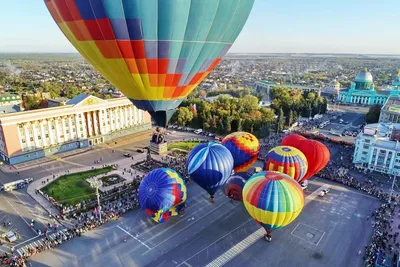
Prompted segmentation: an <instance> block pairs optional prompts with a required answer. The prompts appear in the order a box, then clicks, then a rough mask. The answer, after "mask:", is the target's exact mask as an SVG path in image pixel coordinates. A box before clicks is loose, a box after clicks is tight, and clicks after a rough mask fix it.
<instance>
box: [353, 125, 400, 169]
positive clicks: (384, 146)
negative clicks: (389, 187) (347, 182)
mask: <svg viewBox="0 0 400 267" xmlns="http://www.w3.org/2000/svg"><path fill="white" fill-rule="evenodd" d="M399 140H400V124H384V123H376V124H368V125H366V126H365V127H364V131H363V132H362V133H360V134H359V135H358V136H357V138H356V142H355V149H354V156H353V163H354V164H356V165H357V166H359V167H362V168H365V169H369V170H371V171H377V172H382V173H386V174H391V175H400V142H399Z"/></svg>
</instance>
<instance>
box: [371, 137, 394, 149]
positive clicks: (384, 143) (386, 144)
mask: <svg viewBox="0 0 400 267" xmlns="http://www.w3.org/2000/svg"><path fill="white" fill-rule="evenodd" d="M375 146H376V147H381V148H386V149H392V150H395V149H396V142H395V141H390V140H381V139H378V140H376V142H375Z"/></svg>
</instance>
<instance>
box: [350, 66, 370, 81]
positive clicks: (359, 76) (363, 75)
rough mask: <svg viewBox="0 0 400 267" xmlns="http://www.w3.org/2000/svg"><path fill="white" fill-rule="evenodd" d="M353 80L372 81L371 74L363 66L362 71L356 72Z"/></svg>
mask: <svg viewBox="0 0 400 267" xmlns="http://www.w3.org/2000/svg"><path fill="white" fill-rule="evenodd" d="M354 81H355V82H361V83H372V82H373V78H372V74H371V73H370V72H369V71H368V69H367V68H365V69H364V70H363V71H360V72H359V73H358V74H357V76H356V78H355V79H354Z"/></svg>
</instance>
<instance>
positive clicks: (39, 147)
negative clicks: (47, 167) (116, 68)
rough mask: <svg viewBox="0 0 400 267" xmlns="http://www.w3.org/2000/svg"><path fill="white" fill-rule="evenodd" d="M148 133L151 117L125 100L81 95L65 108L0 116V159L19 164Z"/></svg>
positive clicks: (69, 102)
mask: <svg viewBox="0 0 400 267" xmlns="http://www.w3.org/2000/svg"><path fill="white" fill-rule="evenodd" d="M149 129H151V117H150V114H149V113H147V112H145V111H143V110H140V109H138V108H136V107H135V106H134V105H133V104H132V103H131V102H130V101H129V100H128V99H127V98H125V97H123V98H114V99H108V100H103V99H100V98H97V97H94V96H90V95H86V94H80V95H78V96H76V97H75V98H73V99H71V100H70V101H68V102H67V103H66V105H65V106H60V107H52V108H45V109H39V110H32V111H23V112H17V113H11V114H4V115H0V157H1V159H2V160H3V161H4V162H6V163H8V164H18V163H22V162H25V161H29V160H33V159H37V158H41V157H44V156H46V155H50V154H55V153H60V152H66V151H69V150H73V149H77V148H84V147H88V146H92V145H96V144H100V143H103V142H105V141H107V140H111V139H113V138H115V137H118V136H122V135H127V134H131V133H137V132H140V131H146V130H149Z"/></svg>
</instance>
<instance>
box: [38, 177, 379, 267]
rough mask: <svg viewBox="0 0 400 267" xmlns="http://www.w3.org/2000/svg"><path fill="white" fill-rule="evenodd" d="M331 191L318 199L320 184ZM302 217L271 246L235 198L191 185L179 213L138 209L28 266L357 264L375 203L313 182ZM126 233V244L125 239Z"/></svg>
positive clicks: (344, 189)
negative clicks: (158, 216) (165, 217)
mask: <svg viewBox="0 0 400 267" xmlns="http://www.w3.org/2000/svg"><path fill="white" fill-rule="evenodd" d="M326 186H329V187H330V188H331V192H330V193H329V194H328V195H327V196H325V197H323V198H320V197H318V196H316V194H318V193H319V191H320V190H321V189H322V188H325V187H326ZM306 203H307V205H306V206H305V208H304V210H303V211H302V213H301V214H300V216H299V217H298V218H297V219H296V220H295V221H294V222H293V223H292V224H290V225H289V226H287V227H285V228H282V229H279V230H277V231H275V232H274V233H273V240H272V242H271V243H269V242H266V241H265V240H264V239H263V238H262V235H263V230H261V228H260V226H259V225H258V224H257V223H256V222H254V221H253V220H252V219H251V218H250V216H249V215H248V214H247V212H246V210H245V209H244V207H243V205H242V203H241V202H233V203H231V202H230V201H229V200H228V199H227V198H226V197H225V196H224V194H223V193H222V192H221V191H220V192H218V194H217V195H216V201H215V204H210V203H209V201H208V197H207V193H206V192H205V191H204V190H202V189H201V188H200V187H199V186H197V185H196V184H194V183H191V184H190V185H188V207H187V209H186V211H185V214H184V215H182V217H178V216H177V217H174V218H172V219H171V220H170V221H167V222H166V223H164V224H155V223H153V222H152V220H151V219H150V218H148V216H147V215H146V214H145V212H143V211H140V210H134V211H131V212H128V213H127V214H125V215H123V216H121V218H120V219H119V220H117V221H112V222H110V223H107V224H104V225H103V226H101V227H100V228H98V229H96V230H95V231H90V232H88V233H86V234H84V235H83V236H82V237H78V238H75V239H73V240H71V241H68V242H66V243H65V244H62V245H61V246H59V247H57V248H56V249H54V250H51V251H45V252H43V253H40V254H38V255H35V256H34V257H32V259H31V263H32V266H52V267H58V266H79V267H84V266H104V264H106V265H107V266H116V267H119V266H149V267H155V266H159V267H176V266H181V267H182V266H193V267H194V266H199V267H204V266H233V267H236V266H238V267H243V266H248V267H253V266H254V267H260V266H271V267H275V266H285V267H300V266H301V267H302V266H307V267H320V266H329V267H331V266H332V267H336V266H361V265H362V257H361V256H358V255H357V252H358V250H360V249H362V248H363V247H364V246H365V245H366V244H367V243H368V242H369V241H370V238H371V233H372V228H371V224H370V222H368V221H367V220H366V218H367V216H369V215H370V212H371V210H372V209H374V207H375V206H377V205H379V201H377V200H376V199H375V198H373V197H370V196H368V195H366V194H364V193H361V192H359V191H357V190H354V189H350V188H347V187H345V186H342V185H340V184H337V183H333V182H329V181H326V180H323V179H318V178H317V179H314V180H312V181H311V182H310V185H309V188H308V190H307V191H306ZM124 236H127V237H128V241H127V242H126V243H125V242H123V241H122V240H123V237H124Z"/></svg>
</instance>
